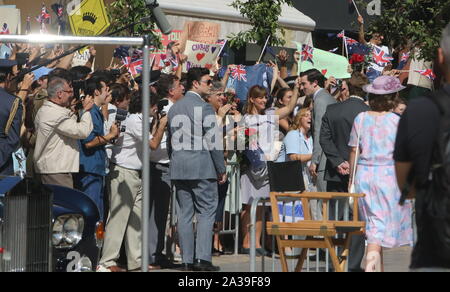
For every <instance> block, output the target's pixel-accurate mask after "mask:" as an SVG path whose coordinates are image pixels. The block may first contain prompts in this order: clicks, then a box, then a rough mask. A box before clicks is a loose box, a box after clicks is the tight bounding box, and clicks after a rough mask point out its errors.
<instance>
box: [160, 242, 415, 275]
mask: <svg viewBox="0 0 450 292" xmlns="http://www.w3.org/2000/svg"><path fill="white" fill-rule="evenodd" d="M411 252H412V248H411V247H403V248H396V249H391V250H386V251H385V255H384V264H385V272H408V271H409V268H408V267H409V263H410V258H411ZM261 259H262V258H261V257H258V258H257V264H256V271H257V272H261V271H262V267H261ZM213 263H214V265H218V266H220V268H221V271H222V272H249V271H250V258H249V256H248V255H237V256H235V255H229V256H225V255H224V256H220V257H214V258H213ZM295 263H296V260H289V261H288V265H289V269H290V270H293V269H294V267H295ZM166 271H168V270H164V272H166ZM265 271H266V272H272V271H275V272H281V265H280V261H279V259H278V256H277V257H276V258H275V261H273V260H272V258H271V257H270V258H268V257H266V258H265ZM304 271H305V272H306V268H305V270H304ZM315 271H316V263H315V262H314V263H311V266H310V272H315ZM319 271H322V272H324V271H325V263H324V262H321V263H320V265H319Z"/></svg>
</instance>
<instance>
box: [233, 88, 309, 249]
mask: <svg viewBox="0 0 450 292" xmlns="http://www.w3.org/2000/svg"><path fill="white" fill-rule="evenodd" d="M299 88H300V87H299V82H298V81H297V82H296V85H295V88H294V94H293V96H292V98H291V100H290V102H289V104H288V105H287V106H285V107H283V108H280V109H276V110H275V109H270V110H266V109H267V101H268V97H267V95H268V93H267V90H266V89H265V88H263V87H261V86H254V87H252V88H251V89H250V90H249V95H248V99H247V107H246V111H245V116H244V122H245V126H246V127H247V128H249V129H250V128H251V129H256V130H257V133H258V147H259V148H260V149H261V150H262V151H263V152H264V155H263V157H261V160H262V161H261V162H262V163H257V164H258V165H255V163H254V162H250V163H248V164H249V165H248V167H246V169H245V170H244V171H243V173H242V175H241V199H242V204H243V211H242V213H241V220H242V230H243V243H242V253H244V254H247V253H249V251H250V235H249V230H248V226H249V224H250V207H251V204H252V202H253V200H254V199H256V198H269V194H270V187H269V177H268V172H267V165H266V161H274V160H276V158H277V157H278V152H279V151H277V150H276V147H275V145H274V144H275V143H274V142H273V141H278V138H277V137H275V139H271V137H270V136H271V133H273V131H274V130H278V127H279V125H278V122H277V121H278V120H281V119H284V118H286V117H288V116H289V115H290V114H291V113H292V112H293V111H294V108H295V106H296V105H297V98H298V91H299ZM280 146H281V145H280ZM252 164H253V165H252ZM262 214H263V208H262V207H258V210H257V222H256V251H257V255H266V254H267V252H266V251H265V250H264V248H262V247H261V241H260V240H261V234H262Z"/></svg>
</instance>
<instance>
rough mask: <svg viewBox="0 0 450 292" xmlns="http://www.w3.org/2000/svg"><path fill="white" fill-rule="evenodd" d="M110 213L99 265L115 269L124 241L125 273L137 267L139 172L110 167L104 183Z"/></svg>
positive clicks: (139, 245)
mask: <svg viewBox="0 0 450 292" xmlns="http://www.w3.org/2000/svg"><path fill="white" fill-rule="evenodd" d="M107 186H108V190H109V193H110V202H111V205H110V210H109V216H108V221H107V223H106V228H105V229H106V230H105V241H104V245H103V251H102V258H101V260H100V265H102V266H104V267H111V266H116V265H117V260H118V259H119V256H120V247H121V246H122V242H123V240H125V251H126V254H127V261H128V270H135V269H138V268H140V267H141V257H142V251H141V236H142V234H141V229H142V228H141V217H142V213H141V212H142V211H141V210H142V206H141V205H142V178H141V175H140V172H139V171H136V170H130V169H126V168H123V167H120V166H118V165H114V164H112V165H111V171H110V173H109V175H108V181H107Z"/></svg>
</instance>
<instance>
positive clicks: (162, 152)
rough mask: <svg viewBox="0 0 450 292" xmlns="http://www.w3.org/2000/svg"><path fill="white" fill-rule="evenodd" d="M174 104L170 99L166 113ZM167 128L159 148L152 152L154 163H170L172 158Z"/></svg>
mask: <svg viewBox="0 0 450 292" xmlns="http://www.w3.org/2000/svg"><path fill="white" fill-rule="evenodd" d="M173 105H174V103H173V102H172V101H170V100H169V104H168V105H166V106H165V107H164V109H163V111H165V112H166V113H168V112H169V110H170V108H171V107H172V106H173ZM167 135H168V132H167V130H166V131H165V132H164V135H163V137H162V140H161V144H159V147H158V149H156V150H154V151H152V152H151V153H150V161H151V162H154V163H161V164H169V163H170V158H169V153H168V152H167Z"/></svg>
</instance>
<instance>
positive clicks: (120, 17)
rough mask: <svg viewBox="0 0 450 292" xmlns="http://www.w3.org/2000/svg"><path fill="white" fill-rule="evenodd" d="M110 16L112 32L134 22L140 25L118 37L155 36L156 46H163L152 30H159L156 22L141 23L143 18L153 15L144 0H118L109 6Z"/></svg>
mask: <svg viewBox="0 0 450 292" xmlns="http://www.w3.org/2000/svg"><path fill="white" fill-rule="evenodd" d="M107 9H108V14H109V16H110V20H111V28H110V30H116V29H119V28H122V27H125V26H128V25H131V24H132V23H134V22H138V24H136V25H134V26H132V27H130V28H129V29H127V30H124V31H123V32H121V33H120V34H118V35H122V36H142V35H144V34H149V35H153V37H154V40H156V43H155V45H156V46H159V45H160V44H161V39H160V37H159V36H158V35H157V34H155V33H154V32H153V31H152V30H154V29H157V27H156V24H155V22H154V21H153V20H152V21H148V22H145V23H143V22H140V20H141V19H142V18H143V17H147V16H149V15H151V14H152V12H151V10H150V9H148V8H147V7H146V6H145V1H142V0H116V1H114V2H113V3H111V4H110V5H109V6H108V8H107Z"/></svg>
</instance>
